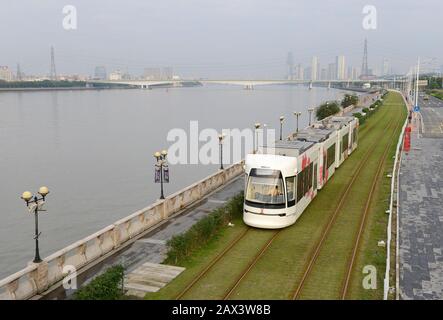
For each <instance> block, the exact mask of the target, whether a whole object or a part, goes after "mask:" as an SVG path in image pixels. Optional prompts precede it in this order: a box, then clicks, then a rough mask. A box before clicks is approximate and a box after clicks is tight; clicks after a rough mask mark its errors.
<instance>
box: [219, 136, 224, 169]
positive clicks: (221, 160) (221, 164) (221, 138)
mask: <svg viewBox="0 0 443 320" xmlns="http://www.w3.org/2000/svg"><path fill="white" fill-rule="evenodd" d="M224 138H225V134H224V133H220V134H219V135H218V144H219V146H220V170H223V140H224Z"/></svg>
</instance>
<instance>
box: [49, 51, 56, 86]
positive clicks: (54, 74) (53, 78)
mask: <svg viewBox="0 0 443 320" xmlns="http://www.w3.org/2000/svg"><path fill="white" fill-rule="evenodd" d="M50 78H51V80H57V71H56V70H55V58H54V47H52V46H51V73H50Z"/></svg>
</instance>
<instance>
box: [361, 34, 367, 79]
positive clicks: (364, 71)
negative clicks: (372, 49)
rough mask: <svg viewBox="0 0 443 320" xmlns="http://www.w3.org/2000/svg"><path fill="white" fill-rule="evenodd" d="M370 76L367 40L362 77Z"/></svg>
mask: <svg viewBox="0 0 443 320" xmlns="http://www.w3.org/2000/svg"><path fill="white" fill-rule="evenodd" d="M367 76H369V68H368V40H367V39H365V47H364V49H363V63H362V64H361V77H367Z"/></svg>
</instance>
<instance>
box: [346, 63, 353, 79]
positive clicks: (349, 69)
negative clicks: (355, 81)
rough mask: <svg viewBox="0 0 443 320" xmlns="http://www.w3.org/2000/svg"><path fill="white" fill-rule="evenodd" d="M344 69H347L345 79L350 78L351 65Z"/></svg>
mask: <svg viewBox="0 0 443 320" xmlns="http://www.w3.org/2000/svg"><path fill="white" fill-rule="evenodd" d="M346 70H347V71H346V79H347V80H350V79H352V67H351V66H348V68H347V69H346Z"/></svg>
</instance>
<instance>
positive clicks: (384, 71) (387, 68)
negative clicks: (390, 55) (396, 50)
mask: <svg viewBox="0 0 443 320" xmlns="http://www.w3.org/2000/svg"><path fill="white" fill-rule="evenodd" d="M390 73H391V72H390V66H389V60H388V59H386V58H384V59H383V63H382V75H383V76H387V75H388V74H390Z"/></svg>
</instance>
